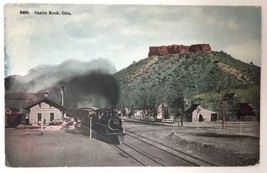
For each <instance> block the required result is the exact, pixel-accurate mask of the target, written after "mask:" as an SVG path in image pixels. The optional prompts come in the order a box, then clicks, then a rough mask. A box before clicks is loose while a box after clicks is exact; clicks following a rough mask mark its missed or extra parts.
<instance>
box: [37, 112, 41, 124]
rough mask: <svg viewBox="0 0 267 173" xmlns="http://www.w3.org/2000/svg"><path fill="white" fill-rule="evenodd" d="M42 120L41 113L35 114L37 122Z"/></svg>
mask: <svg viewBox="0 0 267 173" xmlns="http://www.w3.org/2000/svg"><path fill="white" fill-rule="evenodd" d="M41 120H42V113H38V114H37V122H39V121H41Z"/></svg>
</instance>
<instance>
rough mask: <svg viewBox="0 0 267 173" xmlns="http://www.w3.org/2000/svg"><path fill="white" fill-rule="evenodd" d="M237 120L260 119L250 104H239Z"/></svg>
mask: <svg viewBox="0 0 267 173" xmlns="http://www.w3.org/2000/svg"><path fill="white" fill-rule="evenodd" d="M237 119H238V120H251V119H259V116H258V115H257V114H256V111H255V110H254V108H253V107H252V106H251V105H249V104H248V103H237Z"/></svg>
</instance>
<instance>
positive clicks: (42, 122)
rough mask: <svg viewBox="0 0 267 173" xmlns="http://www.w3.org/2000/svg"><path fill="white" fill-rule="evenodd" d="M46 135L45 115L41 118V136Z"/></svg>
mask: <svg viewBox="0 0 267 173" xmlns="http://www.w3.org/2000/svg"><path fill="white" fill-rule="evenodd" d="M43 134H44V117H43V115H42V116H41V135H43Z"/></svg>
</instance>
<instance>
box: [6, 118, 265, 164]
mask: <svg viewBox="0 0 267 173" xmlns="http://www.w3.org/2000/svg"><path fill="white" fill-rule="evenodd" d="M123 126H124V129H126V130H131V131H134V132H136V133H138V134H141V135H144V136H147V137H149V138H151V139H154V140H157V141H159V142H162V143H165V144H167V145H169V146H172V147H174V148H177V149H179V150H182V151H184V152H186V153H188V154H191V155H193V156H196V157H199V158H203V159H205V160H206V161H209V162H212V163H214V164H216V165H218V166H243V165H254V164H257V163H258V162H259V141H260V140H259V122H228V123H227V124H226V129H225V130H222V129H221V124H220V123H198V124H192V123H185V124H184V127H178V126H177V124H165V125H162V124H144V123H143V122H138V121H135V120H130V119H128V118H124V119H123ZM5 152H6V165H7V166H11V167H64V166H69V167H94V166H136V163H135V162H134V161H133V160H132V159H130V158H127V157H123V155H121V153H120V152H119V151H118V150H116V149H115V148H114V147H113V146H112V145H110V144H107V143H105V142H101V141H98V140H95V139H89V137H88V136H86V134H81V133H80V131H78V130H77V129H60V127H47V129H46V130H45V131H44V135H43V136H41V135H40V130H39V129H24V130H15V129H14V128H6V129H5Z"/></svg>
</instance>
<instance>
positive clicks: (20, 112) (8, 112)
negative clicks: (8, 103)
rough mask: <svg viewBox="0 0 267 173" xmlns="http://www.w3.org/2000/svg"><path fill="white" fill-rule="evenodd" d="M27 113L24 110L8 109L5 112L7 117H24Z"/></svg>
mask: <svg viewBox="0 0 267 173" xmlns="http://www.w3.org/2000/svg"><path fill="white" fill-rule="evenodd" d="M26 113H27V111H25V110H24V109H20V108H6V110H5V114H6V115H24V114H26Z"/></svg>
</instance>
